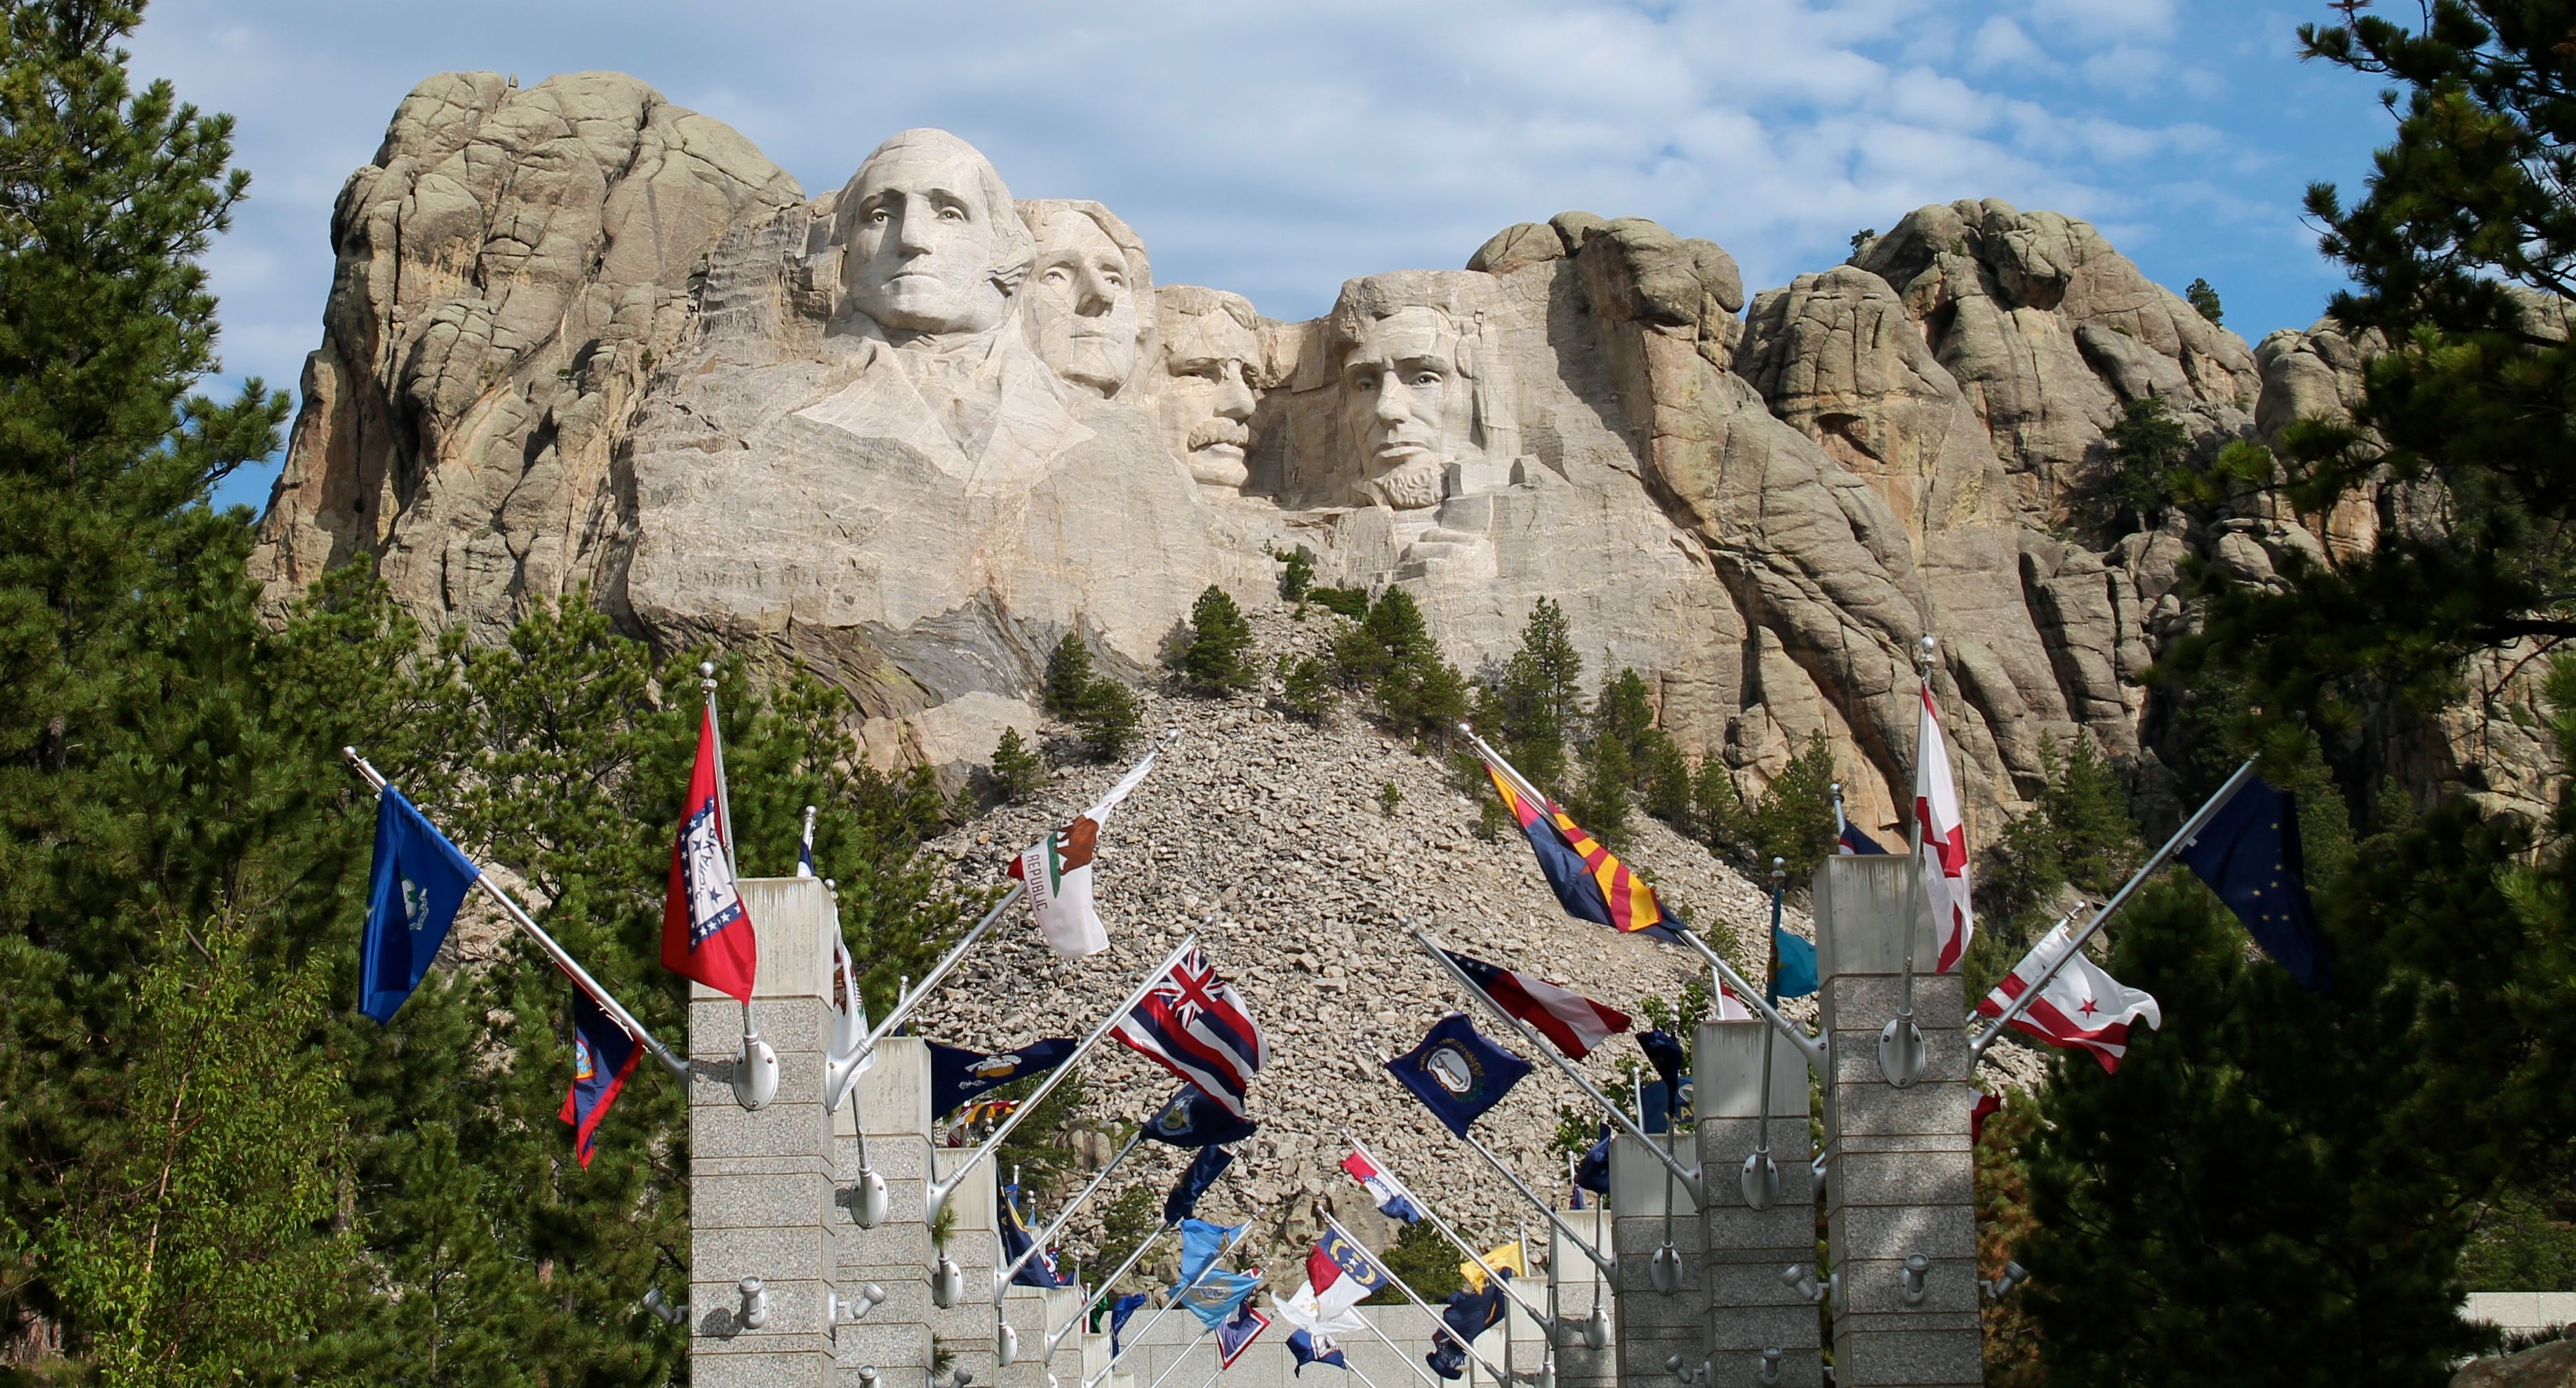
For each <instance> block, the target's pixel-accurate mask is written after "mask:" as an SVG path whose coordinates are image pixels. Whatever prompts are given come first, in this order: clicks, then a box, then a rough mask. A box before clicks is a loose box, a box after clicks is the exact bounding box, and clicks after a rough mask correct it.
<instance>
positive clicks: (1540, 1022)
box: [1441, 950, 1630, 1060]
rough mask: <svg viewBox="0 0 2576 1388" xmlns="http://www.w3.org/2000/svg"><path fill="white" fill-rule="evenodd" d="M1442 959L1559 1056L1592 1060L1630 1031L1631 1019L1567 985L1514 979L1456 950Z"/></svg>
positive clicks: (1530, 977)
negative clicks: (1551, 1045) (1560, 1053)
mask: <svg viewBox="0 0 2576 1388" xmlns="http://www.w3.org/2000/svg"><path fill="white" fill-rule="evenodd" d="M1441 953H1443V954H1446V955H1448V956H1449V962H1450V963H1452V964H1455V965H1457V966H1458V971H1459V972H1461V973H1463V974H1465V975H1466V976H1467V977H1468V978H1470V979H1472V980H1474V982H1475V984H1476V986H1477V987H1478V988H1481V989H1483V990H1484V993H1485V996H1486V997H1489V998H1492V999H1493V1000H1494V1005H1495V1006H1496V1007H1499V1008H1501V1009H1503V1010H1504V1011H1505V1012H1508V1013H1510V1014H1512V1015H1513V1016H1515V1017H1518V1018H1520V1019H1521V1020H1522V1021H1524V1022H1527V1023H1529V1024H1530V1025H1531V1026H1534V1027H1536V1028H1538V1032H1539V1035H1541V1036H1544V1037H1546V1038H1547V1039H1548V1040H1550V1041H1553V1042H1555V1043H1556V1048H1557V1049H1558V1050H1560V1051H1563V1052H1565V1053H1566V1054H1567V1055H1569V1056H1571V1057H1573V1058H1574V1059H1576V1060H1581V1059H1582V1058H1584V1057H1585V1056H1587V1055H1590V1054H1591V1053H1592V1048H1593V1047H1595V1046H1598V1045H1600V1044H1601V1043H1602V1042H1603V1041H1606V1040H1608V1039H1609V1038H1611V1037H1612V1036H1615V1035H1617V1034H1619V1033H1620V1032H1623V1031H1626V1030H1627V1029H1628V1027H1629V1025H1630V1022H1629V1019H1628V1014H1627V1013H1625V1012H1622V1011H1620V1010H1619V1009H1617V1008H1615V1007H1605V1006H1603V1005H1602V1004H1600V1003H1597V1002H1594V1001H1593V1000H1592V999H1590V998H1587V997H1585V996H1583V995H1582V994H1581V993H1578V992H1575V991H1574V990H1573V989H1571V988H1568V987H1565V986H1564V985H1563V984H1557V983H1550V982H1548V981H1547V980H1546V979H1543V978H1541V977H1539V976H1538V975H1536V974H1524V973H1514V972H1512V971H1511V970H1510V969H1506V968H1503V967H1501V966H1500V965H1495V964H1488V963H1486V962H1485V961H1483V960H1481V959H1470V958H1468V957H1467V956H1466V955H1463V954H1459V953H1456V952H1454V951H1451V950H1442V951H1441Z"/></svg>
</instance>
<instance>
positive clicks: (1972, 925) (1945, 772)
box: [1914, 680, 1977, 973]
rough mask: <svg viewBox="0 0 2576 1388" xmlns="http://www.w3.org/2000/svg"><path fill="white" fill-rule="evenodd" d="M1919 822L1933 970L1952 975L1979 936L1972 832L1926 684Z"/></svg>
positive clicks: (1917, 760)
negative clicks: (1971, 882) (1972, 892)
mask: <svg viewBox="0 0 2576 1388" xmlns="http://www.w3.org/2000/svg"><path fill="white" fill-rule="evenodd" d="M1914 822H1915V827H1916V828H1917V829H1919V830H1920V831H1921V833H1922V843H1923V848H1922V852H1921V853H1920V854H1919V855H1918V858H1919V861H1920V863H1921V867H1922V873H1923V899H1924V901H1925V902H1926V903H1927V904H1928V905H1929V906H1930V907H1931V910H1932V938H1933V940H1934V941H1935V942H1936V943H1937V944H1938V945H1939V947H1940V952H1939V954H1938V955H1937V956H1936V959H1935V963H1934V964H1933V969H1934V971H1935V972H1938V973H1948V972H1949V971H1950V970H1952V969H1954V968H1957V967H1958V965H1959V960H1960V959H1962V958H1963V957H1965V956H1966V955H1967V953H1968V940H1969V939H1970V937H1972V936H1974V935H1975V934H1976V933H1977V916H1976V908H1975V907H1974V906H1973V905H1971V904H1970V903H1969V900H1968V826H1967V824H1966V823H1965V822H1964V821H1963V820H1961V819H1960V817H1959V789H1958V787H1957V786H1955V785H1953V784H1951V781H1950V743H1949V740H1948V739H1947V738H1944V737H1943V736H1941V719H1940V717H1939V715H1937V714H1935V713H1934V712H1933V710H1932V682H1931V681H1930V680H1925V681H1924V682H1923V721H1922V723H1921V724H1920V726H1919V727H1918V728H1917V729H1916V732H1915V738H1914Z"/></svg>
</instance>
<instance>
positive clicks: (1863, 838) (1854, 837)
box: [1834, 820, 1887, 858]
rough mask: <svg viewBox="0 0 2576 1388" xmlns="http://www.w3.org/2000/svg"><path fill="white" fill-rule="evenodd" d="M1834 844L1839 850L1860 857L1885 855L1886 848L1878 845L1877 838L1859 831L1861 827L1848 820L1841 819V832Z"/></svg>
mask: <svg viewBox="0 0 2576 1388" xmlns="http://www.w3.org/2000/svg"><path fill="white" fill-rule="evenodd" d="M1834 846H1835V847H1836V848H1837V849H1838V850H1840V851H1841V852H1844V853H1848V854H1856V855H1859V856H1862V857H1871V856H1875V857H1881V858H1883V857H1886V856H1887V850H1886V849H1885V848H1884V847H1882V846H1880V844H1879V841H1878V840H1876V839H1874V838H1871V837H1870V836H1869V835H1867V834H1865V833H1863V832H1861V827H1860V826H1859V825H1857V824H1854V823H1852V822H1851V821H1850V820H1844V821H1843V831H1842V834H1841V836H1840V837H1839V838H1837V839H1836V840H1835V845H1834Z"/></svg>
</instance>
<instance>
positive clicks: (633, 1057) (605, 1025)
mask: <svg viewBox="0 0 2576 1388" xmlns="http://www.w3.org/2000/svg"><path fill="white" fill-rule="evenodd" d="M643 1056H644V1048H643V1047H642V1046H639V1045H637V1044H635V1038H634V1037H632V1036H629V1035H627V1034H626V1029H625V1028H623V1027H621V1026H619V1025H617V1023H615V1022H614V1021H611V1020H609V1016H608V1011H607V1009H606V1008H603V1007H601V1006H600V1005H599V1002H598V1000H597V999H595V998H593V997H591V995H590V994H589V993H588V992H586V991H584V990H583V989H581V988H578V987H576V988H574V989H573V990H572V1087H571V1088H570V1089H567V1090H565V1091H564V1101H563V1112H561V1113H559V1114H556V1115H555V1116H556V1117H558V1118H561V1119H562V1120H563V1121H565V1122H567V1123H570V1124H571V1125H572V1153H573V1155H574V1156H576V1157H579V1158H580V1159H581V1164H582V1165H583V1166H584V1167H588V1166H589V1165H590V1154H591V1152H592V1151H593V1150H595V1149H596V1148H597V1146H598V1144H599V1120H601V1119H603V1118H606V1117H607V1116H608V1106H609V1105H611V1104H613V1103H616V1102H617V1093H618V1091H619V1090H621V1089H624V1088H625V1087H626V1077H627V1076H629V1075H632V1074H634V1073H635V1062H636V1061H638V1060H640V1059H642V1058H643Z"/></svg>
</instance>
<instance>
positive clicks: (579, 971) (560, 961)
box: [340, 747, 689, 1080]
mask: <svg viewBox="0 0 2576 1388" xmlns="http://www.w3.org/2000/svg"><path fill="white" fill-rule="evenodd" d="M340 755H341V756H342V757H345V758H347V759H348V762H349V765H350V767H351V769H353V770H355V771H356V772H357V773H358V778H359V779H360V780H362V781H365V782H366V783H367V784H368V785H369V786H371V787H373V788H374V789H375V791H376V793H377V794H379V795H381V794H383V793H384V792H385V791H387V790H390V789H392V786H391V785H390V784H389V783H388V782H387V781H386V780H385V778H384V773H382V772H380V771H378V770H376V768H375V766H374V765H373V764H372V763H370V762H369V761H368V760H367V759H366V758H365V757H362V756H359V755H358V749H357V748H355V747H343V748H341V749H340ZM450 846H451V847H453V845H450ZM457 856H458V857H464V850H463V849H458V850H457ZM466 861H468V862H472V861H473V860H472V859H470V858H468V859H466ZM474 885H475V886H478V887H480V888H482V889H483V894H484V895H485V896H488V897H490V898H492V900H493V901H495V902H497V903H499V904H500V907H501V910H502V912H503V913H504V914H506V915H508V916H509V918H510V919H511V921H512V922H514V923H515V924H517V926H518V927H519V928H520V929H521V930H524V931H526V932H527V933H528V935H529V936H530V938H532V939H534V940H535V941H536V942H537V944H538V945H539V946H541V947H543V948H544V950H545V952H546V954H547V955H548V956H549V957H551V958H552V959H553V960H554V961H555V966H556V967H558V968H560V969H562V970H563V971H564V973H565V974H566V975H568V976H569V977H570V978H571V979H572V981H573V984H574V985H575V986H576V987H578V988H580V989H581V990H582V991H583V992H585V993H588V994H590V999H591V1001H593V1002H595V1003H598V1004H599V1010H600V1011H602V1012H605V1013H607V1014H608V1016H609V1020H611V1021H613V1022H615V1023H617V1025H619V1026H620V1027H623V1028H625V1030H626V1034H627V1035H629V1036H632V1037H634V1038H635V1041H636V1044H638V1045H640V1046H642V1047H643V1048H644V1049H645V1050H647V1051H650V1052H652V1053H653V1058H654V1059H655V1060H658V1061H660V1062H662V1064H663V1065H664V1066H665V1067H667V1068H668V1069H669V1070H670V1072H671V1073H672V1074H673V1075H675V1076H677V1077H678V1078H680V1079H684V1080H685V1079H687V1078H688V1077H689V1063H688V1062H687V1061H685V1060H682V1059H680V1058H679V1057H678V1056H675V1055H673V1054H671V1052H670V1051H669V1050H668V1049H667V1048H665V1047H664V1046H663V1045H662V1043H661V1042H659V1041H656V1040H654V1039H653V1033H651V1032H649V1031H646V1030H645V1029H644V1024H643V1023H642V1022H639V1021H636V1020H635V1014H633V1013H631V1012H629V1011H627V1010H626V1007H625V1005H624V1004H623V1003H620V1002H619V1001H618V1000H617V999H616V998H615V997H613V996H611V995H610V994H609V991H608V990H607V989H605V988H602V987H600V986H599V980H598V979H595V978H592V977H591V976H590V971H589V970H588V969H585V968H583V967H582V966H581V965H580V964H578V963H576V962H574V960H573V957H572V955H571V954H569V953H567V952H566V951H565V949H564V947H563V946H561V945H559V944H556V943H555V938H554V937H553V936H552V935H549V934H547V933H546V932H545V931H544V930H542V929H540V928H539V927H538V925H537V923H536V921H535V920H533V919H531V918H530V917H529V915H528V913H527V912H526V911H524V910H522V909H520V907H519V903H517V902H516V901H513V900H511V899H510V894H509V893H508V892H505V891H503V890H501V887H500V884H498V883H496V882H494V881H493V880H492V874H491V873H488V872H486V871H484V870H483V867H482V865H481V864H479V863H477V864H475V868H474Z"/></svg>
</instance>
